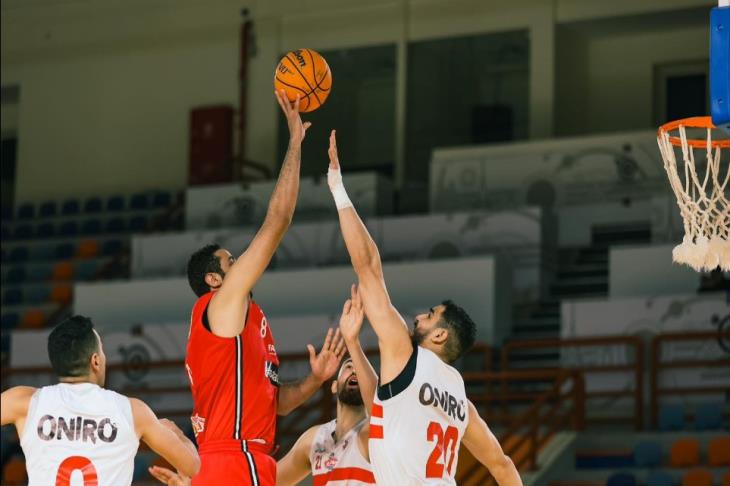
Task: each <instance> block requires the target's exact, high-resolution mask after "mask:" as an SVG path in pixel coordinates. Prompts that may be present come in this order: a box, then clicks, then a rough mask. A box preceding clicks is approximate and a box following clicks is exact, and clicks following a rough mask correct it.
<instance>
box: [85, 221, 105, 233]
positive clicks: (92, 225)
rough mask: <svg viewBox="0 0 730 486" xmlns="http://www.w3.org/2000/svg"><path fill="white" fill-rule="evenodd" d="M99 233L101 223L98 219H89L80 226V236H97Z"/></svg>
mask: <svg viewBox="0 0 730 486" xmlns="http://www.w3.org/2000/svg"><path fill="white" fill-rule="evenodd" d="M99 233H101V221H100V220H98V219H89V220H86V221H84V224H82V225H81V234H83V235H98V234H99Z"/></svg>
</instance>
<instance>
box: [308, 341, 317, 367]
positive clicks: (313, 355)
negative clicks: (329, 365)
mask: <svg viewBox="0 0 730 486" xmlns="http://www.w3.org/2000/svg"><path fill="white" fill-rule="evenodd" d="M307 351H309V362H310V363H311V362H313V361H314V360H315V359H316V358H317V353H315V352H314V346H312V345H311V344H307Z"/></svg>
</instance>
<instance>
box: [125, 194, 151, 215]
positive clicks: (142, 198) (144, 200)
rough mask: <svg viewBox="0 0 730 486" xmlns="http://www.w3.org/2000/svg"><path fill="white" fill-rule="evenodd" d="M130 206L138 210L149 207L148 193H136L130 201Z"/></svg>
mask: <svg viewBox="0 0 730 486" xmlns="http://www.w3.org/2000/svg"><path fill="white" fill-rule="evenodd" d="M129 207H130V208H131V209H134V210H137V211H139V210H142V209H147V208H148V207H149V198H148V197H147V194H145V193H139V194H134V195H133V196H132V198H131V199H130V201H129Z"/></svg>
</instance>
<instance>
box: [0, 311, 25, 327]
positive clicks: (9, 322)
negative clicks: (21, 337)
mask: <svg viewBox="0 0 730 486" xmlns="http://www.w3.org/2000/svg"><path fill="white" fill-rule="evenodd" d="M0 321H1V322H0V326H2V328H3V329H4V330H9V329H15V328H16V327H17V326H18V323H19V322H20V316H19V315H18V314H16V313H15V312H8V313H7V314H3V315H2V318H0Z"/></svg>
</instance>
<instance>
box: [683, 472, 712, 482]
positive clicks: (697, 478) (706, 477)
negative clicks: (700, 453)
mask: <svg viewBox="0 0 730 486" xmlns="http://www.w3.org/2000/svg"><path fill="white" fill-rule="evenodd" d="M682 486H712V473H711V472H710V471H708V470H706V469H701V468H697V469H692V470H691V471H688V472H687V473H686V474H685V475H684V477H682Z"/></svg>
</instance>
